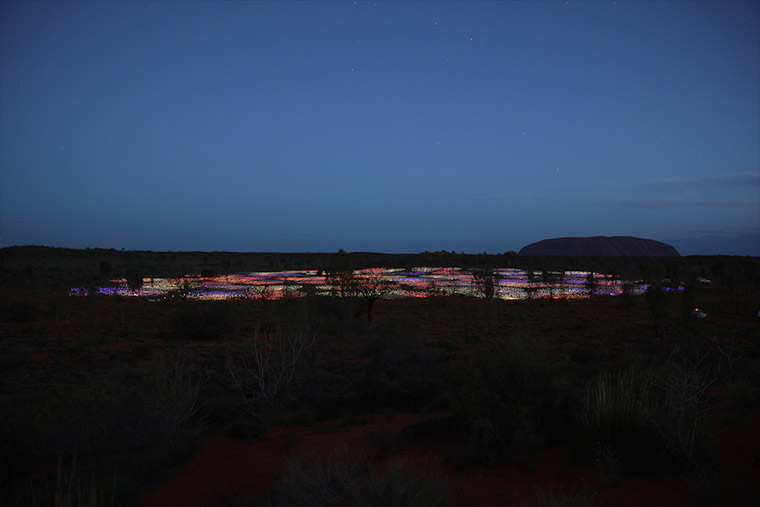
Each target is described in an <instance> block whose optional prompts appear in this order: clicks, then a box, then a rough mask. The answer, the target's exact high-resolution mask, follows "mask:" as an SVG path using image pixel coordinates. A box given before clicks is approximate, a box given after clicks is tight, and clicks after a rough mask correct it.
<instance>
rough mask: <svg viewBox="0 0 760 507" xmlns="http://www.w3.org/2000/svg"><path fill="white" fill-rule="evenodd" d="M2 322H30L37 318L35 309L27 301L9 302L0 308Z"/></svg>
mask: <svg viewBox="0 0 760 507" xmlns="http://www.w3.org/2000/svg"><path fill="white" fill-rule="evenodd" d="M0 318H2V321H3V322H15V323H23V322H31V321H33V320H35V319H36V318H37V307H35V306H34V305H33V304H32V303H29V302H28V301H10V302H8V303H5V304H4V305H3V306H2V307H1V308H0Z"/></svg>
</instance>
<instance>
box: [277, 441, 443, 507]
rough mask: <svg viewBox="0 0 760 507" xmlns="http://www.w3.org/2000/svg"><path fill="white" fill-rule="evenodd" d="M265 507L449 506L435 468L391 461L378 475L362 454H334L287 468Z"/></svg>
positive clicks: (306, 458) (441, 481)
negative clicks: (304, 506)
mask: <svg viewBox="0 0 760 507" xmlns="http://www.w3.org/2000/svg"><path fill="white" fill-rule="evenodd" d="M270 505H272V506H283V507H284V506H295V505H309V506H312V507H322V506H324V507H328V506H329V507H332V506H335V505H341V506H363V507H384V506H388V505H393V506H395V507H443V506H446V505H449V488H448V486H447V484H446V481H445V479H444V477H443V474H442V472H441V470H440V468H439V467H438V466H436V464H435V463H432V464H431V463H425V464H424V465H423V466H414V467H413V466H412V465H411V464H410V463H409V462H408V461H406V460H403V459H396V460H392V461H391V462H390V463H389V464H388V467H387V469H378V468H377V467H373V466H371V464H370V462H369V459H368V457H367V455H366V454H364V453H361V452H354V453H351V452H349V451H348V450H346V449H342V450H341V449H339V450H337V451H334V452H333V453H332V454H330V455H329V456H328V457H327V458H319V457H316V456H310V457H302V458H300V459H297V460H295V461H293V462H291V463H290V465H289V466H288V469H287V472H286V475H285V479H284V481H283V484H282V486H281V488H280V491H279V492H278V493H277V494H275V495H274V496H273V497H272V499H271V500H270Z"/></svg>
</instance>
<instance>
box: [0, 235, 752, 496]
mask: <svg viewBox="0 0 760 507" xmlns="http://www.w3.org/2000/svg"><path fill="white" fill-rule="evenodd" d="M372 255H374V254H361V255H353V254H352V256H349V261H348V262H345V263H343V264H342V265H341V269H343V271H342V272H343V273H344V274H345V273H347V272H350V268H347V267H346V266H347V265H352V267H354V268H360V267H369V266H379V265H390V264H398V265H402V266H404V265H409V266H413V265H444V264H449V265H457V266H459V267H462V268H472V269H473V270H475V269H477V270H480V271H481V272H482V271H483V270H484V269H485V270H487V269H488V266H505V265H518V264H522V265H526V263H534V264H535V268H536V270H539V268H541V267H543V269H547V270H548V269H550V268H548V267H547V266H548V265H552V267H551V269H552V270H555V269H557V266H559V265H560V264H561V265H562V269H565V268H566V267H572V268H573V269H576V268H582V267H584V265H588V266H587V268H586V269H588V270H594V271H596V272H602V273H603V272H605V271H604V269H606V270H607V271H610V272H612V271H615V272H616V274H618V275H620V276H632V277H636V279H639V278H641V279H643V280H646V281H647V283H651V284H652V285H653V286H656V287H657V290H656V292H655V290H653V291H652V292H651V293H650V294H645V295H640V296H623V295H621V296H615V297H610V296H606V297H605V296H597V297H588V298H580V299H563V298H554V299H552V298H530V299H523V300H502V299H499V298H498V297H488V296H487V295H486V294H485V293H483V294H481V295H473V296H469V297H465V296H440V295H436V294H434V293H431V294H430V295H428V296H427V297H420V298H402V299H392V300H391V299H384V298H382V297H379V298H378V299H377V301H376V302H375V303H374V305H373V306H372V308H371V311H372V314H373V315H372V319H371V322H370V321H369V320H368V319H367V311H368V305H367V301H366V298H364V297H363V296H362V295H361V294H359V293H357V292H353V291H351V290H346V291H345V293H343V296H342V297H341V296H340V295H339V292H338V291H336V293H335V295H332V296H315V295H313V294H312V295H308V294H307V295H304V296H299V297H286V298H280V299H271V300H270V299H266V298H236V299H231V300H224V301H197V300H193V299H192V298H187V297H182V296H181V295H180V297H175V298H166V299H161V300H158V301H149V300H147V299H145V298H137V297H119V296H106V295H90V296H72V295H71V292H70V289H71V288H72V287H81V286H93V287H94V286H99V285H103V284H112V283H117V282H114V281H113V280H118V279H122V278H123V279H126V277H127V273H128V271H130V270H133V271H134V270H138V271H139V272H140V273H141V275H142V276H146V277H148V276H169V275H170V273H177V272H183V273H189V272H195V273H200V272H201V271H203V270H204V269H205V270H209V271H210V270H213V271H215V272H217V273H222V272H225V271H227V272H236V271H246V270H255V269H258V270H261V269H272V270H274V269H287V268H290V267H303V268H305V267H310V268H314V269H316V268H321V267H323V266H324V267H325V268H326V269H331V263H332V268H334V267H335V265H336V263H335V262H333V261H335V257H334V256H329V255H317V254H310V255H307V254H304V255H303V256H300V257H299V256H297V255H296V254H291V256H290V257H289V256H287V255H285V256H280V255H278V254H260V255H259V256H258V257H250V256H249V257H244V256H242V255H241V256H238V257H236V256H235V255H233V254H223V253H213V254H203V253H194V254H184V255H183V254H168V253H165V254H160V253H145V252H143V253H133V252H132V253H131V252H114V251H59V250H53V251H50V250H45V249H42V250H40V249H26V250H23V249H16V250H12V249H3V250H0V261H2V269H1V270H0V275H2V278H0V301H2V303H1V304H2V308H1V309H2V314H1V317H2V318H1V319H0V320H1V322H0V433H2V435H4V437H3V439H2V442H1V443H0V447H1V449H0V456H1V458H0V495H1V496H0V503H2V504H3V505H141V506H146V507H147V506H167V505H177V506H217V505H218V506H284V505H289V506H290V505H293V506H295V505H410V506H411V505H420V506H425V505H430V506H433V505H436V506H438V505H440V506H443V505H454V506H462V507H464V506H476V505H478V506H481V505H482V506H485V505H489V506H501V505H507V506H509V505H528V506H539V505H540V506H544V505H575V506H579V505H580V506H585V505H589V506H590V505H604V506H642V505H662V506H665V505H668V506H674V505H681V506H694V505H704V506H709V505H721V506H722V505H726V506H728V505H753V504H754V502H755V500H756V497H757V484H758V479H760V461H758V456H760V398H759V397H758V389H759V388H760V318H758V316H757V312H758V310H759V309H760V294H759V293H758V287H759V285H758V274H759V273H760V260H758V259H756V258H741V257H710V258H681V259H676V260H669V261H664V260H657V259H623V260H617V261H614V260H610V259H595V260H590V259H585V260H584V259H553V260H547V259H543V260H536V259H533V260H530V259H519V258H517V257H515V256H514V255H513V254H509V255H507V254H505V255H504V256H465V255H463V254H462V255H457V254H453V253H451V254H445V253H438V254H424V255H423V254H420V257H414V256H401V257H392V256H388V257H383V256H382V255H379V254H378V255H377V256H376V257H373V256H372ZM431 260H434V261H436V262H435V263H434V262H431ZM507 262H509V264H506V263H507ZM315 264H318V265H315ZM589 264H593V265H589ZM521 267H522V266H521ZM336 271H337V270H336ZM665 278H668V279H670V282H668V284H670V285H671V286H673V287H675V288H674V290H664V289H665V288H666V287H663V290H659V286H660V284H661V283H662V280H664V279H665ZM335 280H338V278H335ZM675 280H678V282H675ZM336 283H337V282H336ZM679 286H680V287H681V288H680V289H678V287H679ZM496 293H497V295H498V291H497V292H496ZM697 307H698V308H700V309H701V310H703V311H704V312H705V313H706V318H704V319H700V318H694V317H693V315H692V311H693V310H694V308H697Z"/></svg>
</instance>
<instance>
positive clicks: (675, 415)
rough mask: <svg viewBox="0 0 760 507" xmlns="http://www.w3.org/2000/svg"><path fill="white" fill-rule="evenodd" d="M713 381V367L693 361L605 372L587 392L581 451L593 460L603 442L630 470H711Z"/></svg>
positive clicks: (583, 414) (580, 443)
mask: <svg viewBox="0 0 760 507" xmlns="http://www.w3.org/2000/svg"><path fill="white" fill-rule="evenodd" d="M709 385H710V380H709V372H705V371H702V370H700V369H699V365H698V364H691V363H688V362H684V363H683V364H678V363H668V364H665V365H664V366H663V367H661V368H659V369H657V370H655V369H636V368H628V369H625V370H622V371H619V372H617V373H614V374H613V373H605V374H603V375H601V376H600V377H599V378H598V379H597V380H596V381H595V382H594V383H593V384H592V385H591V386H590V388H589V389H588V390H587V392H586V396H585V398H584V404H583V412H582V417H583V418H582V429H581V433H580V440H579V449H578V451H579V455H580V456H581V458H582V459H585V460H586V461H588V462H591V461H592V460H593V452H594V449H598V448H599V446H600V445H601V446H604V447H606V448H607V449H608V450H609V451H610V452H613V453H614V454H615V455H616V456H617V457H619V459H620V461H621V464H622V467H623V471H625V472H643V471H649V470H652V469H662V468H664V469H669V470H675V471H680V472H682V473H686V474H687V475H690V476H694V475H700V474H703V473H705V471H706V470H708V469H709V468H710V467H712V466H713V464H714V463H713V459H712V455H711V451H710V448H711V446H710V435H709V433H708V431H707V426H706V424H705V416H706V410H705V408H704V398H703V395H704V391H705V389H706V388H707V387H708V386H709Z"/></svg>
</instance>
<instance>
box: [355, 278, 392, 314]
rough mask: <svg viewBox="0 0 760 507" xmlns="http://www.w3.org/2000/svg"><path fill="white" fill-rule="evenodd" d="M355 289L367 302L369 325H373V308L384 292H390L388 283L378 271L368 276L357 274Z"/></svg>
mask: <svg viewBox="0 0 760 507" xmlns="http://www.w3.org/2000/svg"><path fill="white" fill-rule="evenodd" d="M352 285H353V287H352V288H353V290H354V291H356V292H357V293H358V294H359V295H360V296H361V297H363V298H364V301H366V303H367V327H372V308H373V307H374V306H375V302H376V301H377V300H378V299H380V298H381V297H382V296H383V294H386V293H387V292H388V289H389V286H388V283H387V282H386V281H385V280H383V278H382V276H380V274H378V273H372V274H370V275H366V276H355V277H353V279H352Z"/></svg>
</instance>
